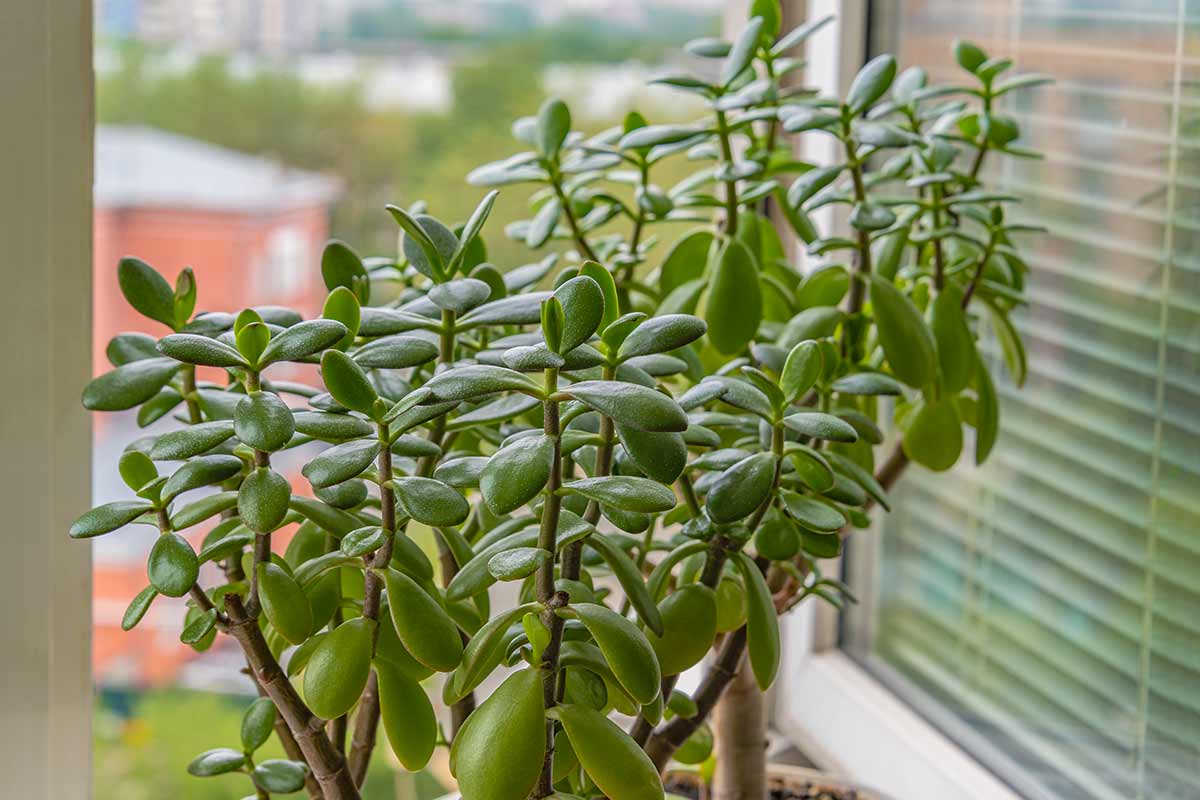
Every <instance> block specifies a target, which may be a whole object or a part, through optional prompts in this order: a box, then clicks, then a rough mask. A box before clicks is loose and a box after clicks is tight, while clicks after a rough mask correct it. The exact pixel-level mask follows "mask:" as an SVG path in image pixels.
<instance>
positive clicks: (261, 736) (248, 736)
mask: <svg viewBox="0 0 1200 800" xmlns="http://www.w3.org/2000/svg"><path fill="white" fill-rule="evenodd" d="M274 726H275V704H274V703H272V702H271V698H269V697H260V698H258V699H257V700H255V701H254V702H253V703H251V704H250V705H249V706H247V707H246V711H245V712H244V713H243V714H242V749H243V750H245V751H246V752H247V753H253V752H254V751H255V750H257V749H258V748H260V747H262V746H263V745H264V744H266V743H267V740H268V739H270V738H271V731H272V730H273V729H274Z"/></svg>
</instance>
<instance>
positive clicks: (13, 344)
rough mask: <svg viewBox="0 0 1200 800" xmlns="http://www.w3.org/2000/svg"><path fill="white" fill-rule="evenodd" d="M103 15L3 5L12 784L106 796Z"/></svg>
mask: <svg viewBox="0 0 1200 800" xmlns="http://www.w3.org/2000/svg"><path fill="white" fill-rule="evenodd" d="M92 84H93V80H92V7H91V2H90V0H5V2H3V3H0V103H2V104H3V105H2V106H0V107H2V108H3V109H4V112H5V113H4V115H3V120H4V122H3V126H2V127H0V143H2V144H3V146H2V147H0V186H3V187H4V191H3V192H0V242H2V243H3V248H4V257H3V261H0V276H2V284H0V285H3V290H2V291H0V375H3V377H4V381H5V395H4V398H3V400H0V513H2V514H3V522H2V523H0V543H2V546H0V608H3V609H4V613H3V614H2V615H0V642H2V643H3V644H2V645H0V709H3V714H4V724H3V726H0V774H3V775H4V791H3V792H0V794H4V795H5V796H6V797H7V796H12V797H17V796H20V797H26V798H33V799H34V800H64V798H86V797H90V796H91V751H92V718H91V698H92V682H91V622H92V620H91V548H90V547H88V545H87V544H85V543H82V542H75V541H71V540H70V539H68V538H67V529H68V527H69V526H70V524H71V521H72V520H73V519H74V518H75V517H76V516H78V515H79V514H80V513H81V512H82V511H84V510H86V509H87V508H88V507H89V505H90V502H89V501H90V499H91V424H90V421H89V419H88V415H87V414H86V413H85V412H84V410H83V408H82V407H81V406H80V403H79V392H80V389H81V388H82V386H83V384H84V383H85V382H86V381H87V379H88V377H89V376H90V374H91V356H92V350H91V346H92V345H91V343H92V337H91V320H92V291H91V288H92V277H91V273H92V132H93V127H94V123H93V110H92V109H93V105H92Z"/></svg>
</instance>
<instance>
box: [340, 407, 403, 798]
mask: <svg viewBox="0 0 1200 800" xmlns="http://www.w3.org/2000/svg"><path fill="white" fill-rule="evenodd" d="M378 432H379V442H380V444H381V445H382V448H381V449H380V451H379V458H378V460H377V462H376V466H377V468H378V470H379V505H380V517H381V522H382V523H383V529H384V530H385V531H387V532H388V533H389V534H390V535H389V536H388V537H387V538H386V539H384V542H383V544H382V545H380V547H379V549H378V550H376V551H375V552H374V553H372V554H371V555H370V557H369V561H368V567H369V568H368V569H367V571H366V578H365V580H364V585H363V610H362V615H363V617H365V618H366V619H373V620H378V619H379V612H380V600H381V598H382V595H383V578H382V577H381V576H380V574H379V573H378V572H376V570H377V569H387V566H388V562H389V561H391V560H392V548H393V546H394V544H395V537H396V536H400V535H403V534H401V533H400V532H398V531H397V530H396V497H395V493H394V492H393V491H392V489H391V487H390V486H388V481H390V480H391V479H392V451H391V447H390V445H389V441H390V439H391V435H390V431H389V430H388V426H387V423H383V422H381V423H379V431H378ZM374 640H375V641H378V640H379V627H378V626H376V627H375V632H374ZM378 729H379V679H378V677H377V676H376V675H375V670H374V669H372V670H371V675H370V677H369V678H368V679H367V688H366V690H365V691H364V692H363V696H362V700H360V701H359V704H358V715H357V716H356V717H355V720H354V735H353V737H352V739H351V743H350V757H349V765H350V775H351V777H353V778H354V784H355V785H356V786H360V787H361V786H362V785H363V781H365V780H366V779H367V767H368V766H369V765H370V763H371V753H372V752H374V749H375V736H376V732H377V731H378Z"/></svg>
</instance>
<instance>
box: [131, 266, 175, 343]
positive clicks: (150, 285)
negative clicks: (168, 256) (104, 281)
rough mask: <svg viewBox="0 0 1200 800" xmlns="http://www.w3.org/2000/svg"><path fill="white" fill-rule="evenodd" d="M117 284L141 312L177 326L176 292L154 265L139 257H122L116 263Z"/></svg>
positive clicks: (163, 322) (153, 318) (132, 304)
mask: <svg viewBox="0 0 1200 800" xmlns="http://www.w3.org/2000/svg"><path fill="white" fill-rule="evenodd" d="M117 284H118V285H119V286H120V287H121V294H123V295H125V300H126V301H127V302H128V303H129V305H131V306H133V307H134V309H135V310H136V311H137V312H138V313H140V314H141V315H142V316H145V317H149V318H150V319H152V320H155V321H157V322H161V323H162V324H163V325H166V326H167V327H168V328H172V329H174V328H175V291H174V290H173V289H172V288H171V284H169V283H167V280H166V278H164V277H163V276H162V275H159V274H158V272H156V271H155V269H154V268H153V267H151V266H150V265H149V264H147V263H146V262H145V261H142V260H141V259H139V258H131V257H126V258H122V259H121V260H120V261H119V262H118V263H117Z"/></svg>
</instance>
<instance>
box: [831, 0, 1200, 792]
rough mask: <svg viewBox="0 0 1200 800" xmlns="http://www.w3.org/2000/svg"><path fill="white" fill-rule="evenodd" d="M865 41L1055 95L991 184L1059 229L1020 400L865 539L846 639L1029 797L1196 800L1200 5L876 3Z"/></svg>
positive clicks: (1037, 109) (1031, 112)
mask: <svg viewBox="0 0 1200 800" xmlns="http://www.w3.org/2000/svg"><path fill="white" fill-rule="evenodd" d="M872 28H873V41H872V49H874V50H876V51H885V50H894V51H895V52H896V53H897V54H898V56H899V58H900V61H901V64H902V65H907V64H915V63H919V64H925V65H929V66H930V67H931V78H932V79H933V80H936V81H942V82H965V81H963V78H964V77H965V76H964V75H963V73H962V72H961V70H960V69H959V68H958V67H957V66H956V65H955V64H954V62H953V58H952V56H951V43H952V41H953V39H954V38H955V37H956V36H961V37H964V38H969V39H972V40H974V41H976V42H978V43H979V44H980V45H981V46H983V47H984V48H985V49H986V50H987V51H988V52H989V53H990V54H992V55H1002V56H1008V57H1011V58H1013V59H1014V60H1015V62H1016V68H1017V69H1018V70H1019V71H1037V72H1045V73H1049V74H1051V75H1053V76H1054V77H1055V78H1056V79H1057V83H1056V84H1055V85H1054V86H1052V87H1049V88H1043V89H1040V90H1036V91H1033V92H1027V93H1024V95H1023V96H1022V100H1021V104H1020V105H1011V104H1010V105H1007V106H1006V107H1005V108H1004V111H1005V112H1006V113H1009V114H1011V115H1013V116H1014V117H1015V118H1016V119H1017V120H1018V121H1019V123H1020V125H1021V129H1022V134H1023V137H1024V142H1025V143H1026V144H1028V145H1029V146H1030V147H1033V148H1035V149H1038V150H1041V151H1043V152H1044V153H1045V154H1046V157H1045V159H1044V160H1040V161H1039V160H1009V161H1007V162H1006V163H1004V164H1001V163H1000V162H999V161H993V162H992V163H991V164H990V166H989V168H990V169H992V170H994V171H998V172H996V173H994V174H997V175H998V176H999V177H1000V178H1001V180H1002V183H1003V184H1004V185H1006V186H1007V187H1008V188H1011V189H1012V190H1013V191H1014V192H1015V193H1017V194H1020V195H1022V196H1023V197H1024V198H1026V199H1025V202H1024V204H1023V206H1022V208H1021V212H1020V215H1021V216H1022V217H1023V218H1024V219H1026V220H1027V221H1032V222H1036V223H1039V224H1042V225H1045V226H1047V227H1048V228H1049V229H1050V233H1049V234H1048V235H1044V236H1041V237H1039V238H1037V239H1035V240H1033V242H1032V243H1033V247H1032V248H1031V250H1030V251H1029V252H1030V258H1029V266H1030V269H1031V273H1030V279H1029V280H1030V286H1031V288H1030V292H1029V294H1030V297H1031V302H1030V304H1029V307H1028V308H1027V309H1026V310H1025V312H1024V313H1023V314H1021V315H1020V316H1019V320H1018V327H1019V328H1020V330H1021V333H1022V335H1023V336H1024V338H1025V341H1026V343H1027V347H1028V359H1029V377H1028V380H1027V383H1026V385H1025V386H1024V387H1023V388H1021V389H1018V388H1017V387H1014V386H1012V385H1011V384H1007V385H1002V386H1000V387H999V390H1000V392H1001V395H1002V414H1001V434H1000V439H999V443H998V445H997V447H996V450H995V452H994V453H993V455H992V457H991V459H990V460H989V461H988V463H987V464H986V465H985V466H984V467H983V468H976V467H975V465H974V464H972V463H968V457H964V458H963V459H962V461H961V462H960V463H959V464H958V465H957V466H956V467H955V468H954V470H953V471H951V472H950V473H947V474H945V475H939V476H934V475H931V474H929V473H927V472H926V473H922V472H921V471H920V470H917V469H913V470H910V472H909V474H908V475H906V477H905V478H904V480H903V481H902V482H901V486H900V488H899V489H898V490H897V491H896V493H895V511H894V512H893V513H892V514H890V515H888V516H887V517H886V519H885V520H884V521H883V523H882V525H881V526H880V530H879V531H878V534H879V538H878V539H875V540H870V539H869V537H868V536H862V537H857V540H856V542H855V544H854V545H853V546H852V552H851V557H850V560H849V564H848V571H849V575H850V579H851V582H852V583H853V585H854V587H855V589H856V591H857V592H858V593H859V594H860V596H861V597H862V598H863V601H864V602H862V603H861V604H859V606H858V607H857V608H856V609H855V610H854V611H852V612H851V614H850V615H849V617H848V619H847V622H846V626H845V630H844V637H845V644H846V646H847V647H848V649H849V650H850V652H851V653H853V654H854V655H855V656H856V657H857V658H859V659H861V661H862V662H863V663H864V664H865V665H867V666H868V668H870V669H871V670H873V671H875V672H876V673H877V674H878V675H880V676H881V677H883V678H884V679H885V680H886V681H887V682H889V683H891V684H892V685H893V686H894V687H895V688H896V689H897V690H898V691H899V692H900V693H901V694H903V695H905V696H906V697H907V698H909V699H911V701H912V702H913V704H914V705H915V706H916V707H917V708H918V709H919V710H921V711H922V712H924V713H926V714H927V715H928V716H929V717H930V718H931V719H932V720H933V721H934V722H935V723H936V724H938V725H940V726H942V727H943V728H945V729H946V730H947V732H948V733H950V734H951V736H952V738H954V739H956V740H957V741H959V742H962V743H963V744H964V746H966V747H967V748H968V749H969V750H971V751H972V752H973V753H974V754H975V755H977V756H978V757H980V758H981V759H982V760H984V761H985V762H987V763H988V764H989V765H991V766H992V767H993V768H994V769H995V770H996V771H997V772H998V773H999V774H1000V775H1001V776H1002V777H1003V778H1004V779H1005V780H1007V781H1009V782H1010V783H1011V784H1012V785H1013V786H1014V787H1016V788H1017V789H1018V790H1019V791H1021V792H1022V793H1023V794H1025V795H1027V796H1029V797H1037V798H1042V797H1045V798H1105V799H1107V798H1113V799H1114V800H1115V799H1116V798H1122V799H1124V798H1135V797H1136V798H1154V800H1161V799H1163V798H1194V797H1197V796H1200V771H1198V770H1197V765H1198V764H1200V647H1198V646H1197V643H1198V642H1200V638H1198V634H1200V587H1198V585H1197V582H1196V575H1197V574H1200V572H1198V570H1200V538H1198V536H1197V534H1198V533H1200V495H1198V494H1197V492H1196V487H1197V485H1198V484H1197V478H1198V477H1200V415H1198V414H1197V409H1198V408H1200V370H1198V369H1197V368H1198V367H1200V237H1198V233H1200V223H1198V222H1197V220H1200V216H1198V215H1197V208H1198V204H1200V138H1197V137H1198V134H1200V94H1198V87H1200V80H1198V79H1200V3H1198V2H1195V0H1018V1H1017V2H1011V3H990V2H958V1H957V0H927V1H925V2H904V3H901V2H896V1H895V0H885V1H883V2H877V3H874V4H873V15H872ZM984 348H985V351H986V352H987V353H988V354H989V357H990V358H993V359H998V358H999V350H998V346H997V344H996V342H995V340H994V339H993V338H992V337H991V336H990V334H989V333H985V334H984ZM1000 372H1001V373H1002V374H1003V373H1004V370H1003V369H1001V370H1000ZM970 451H971V448H970V447H968V448H966V452H968V453H969V452H970Z"/></svg>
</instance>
